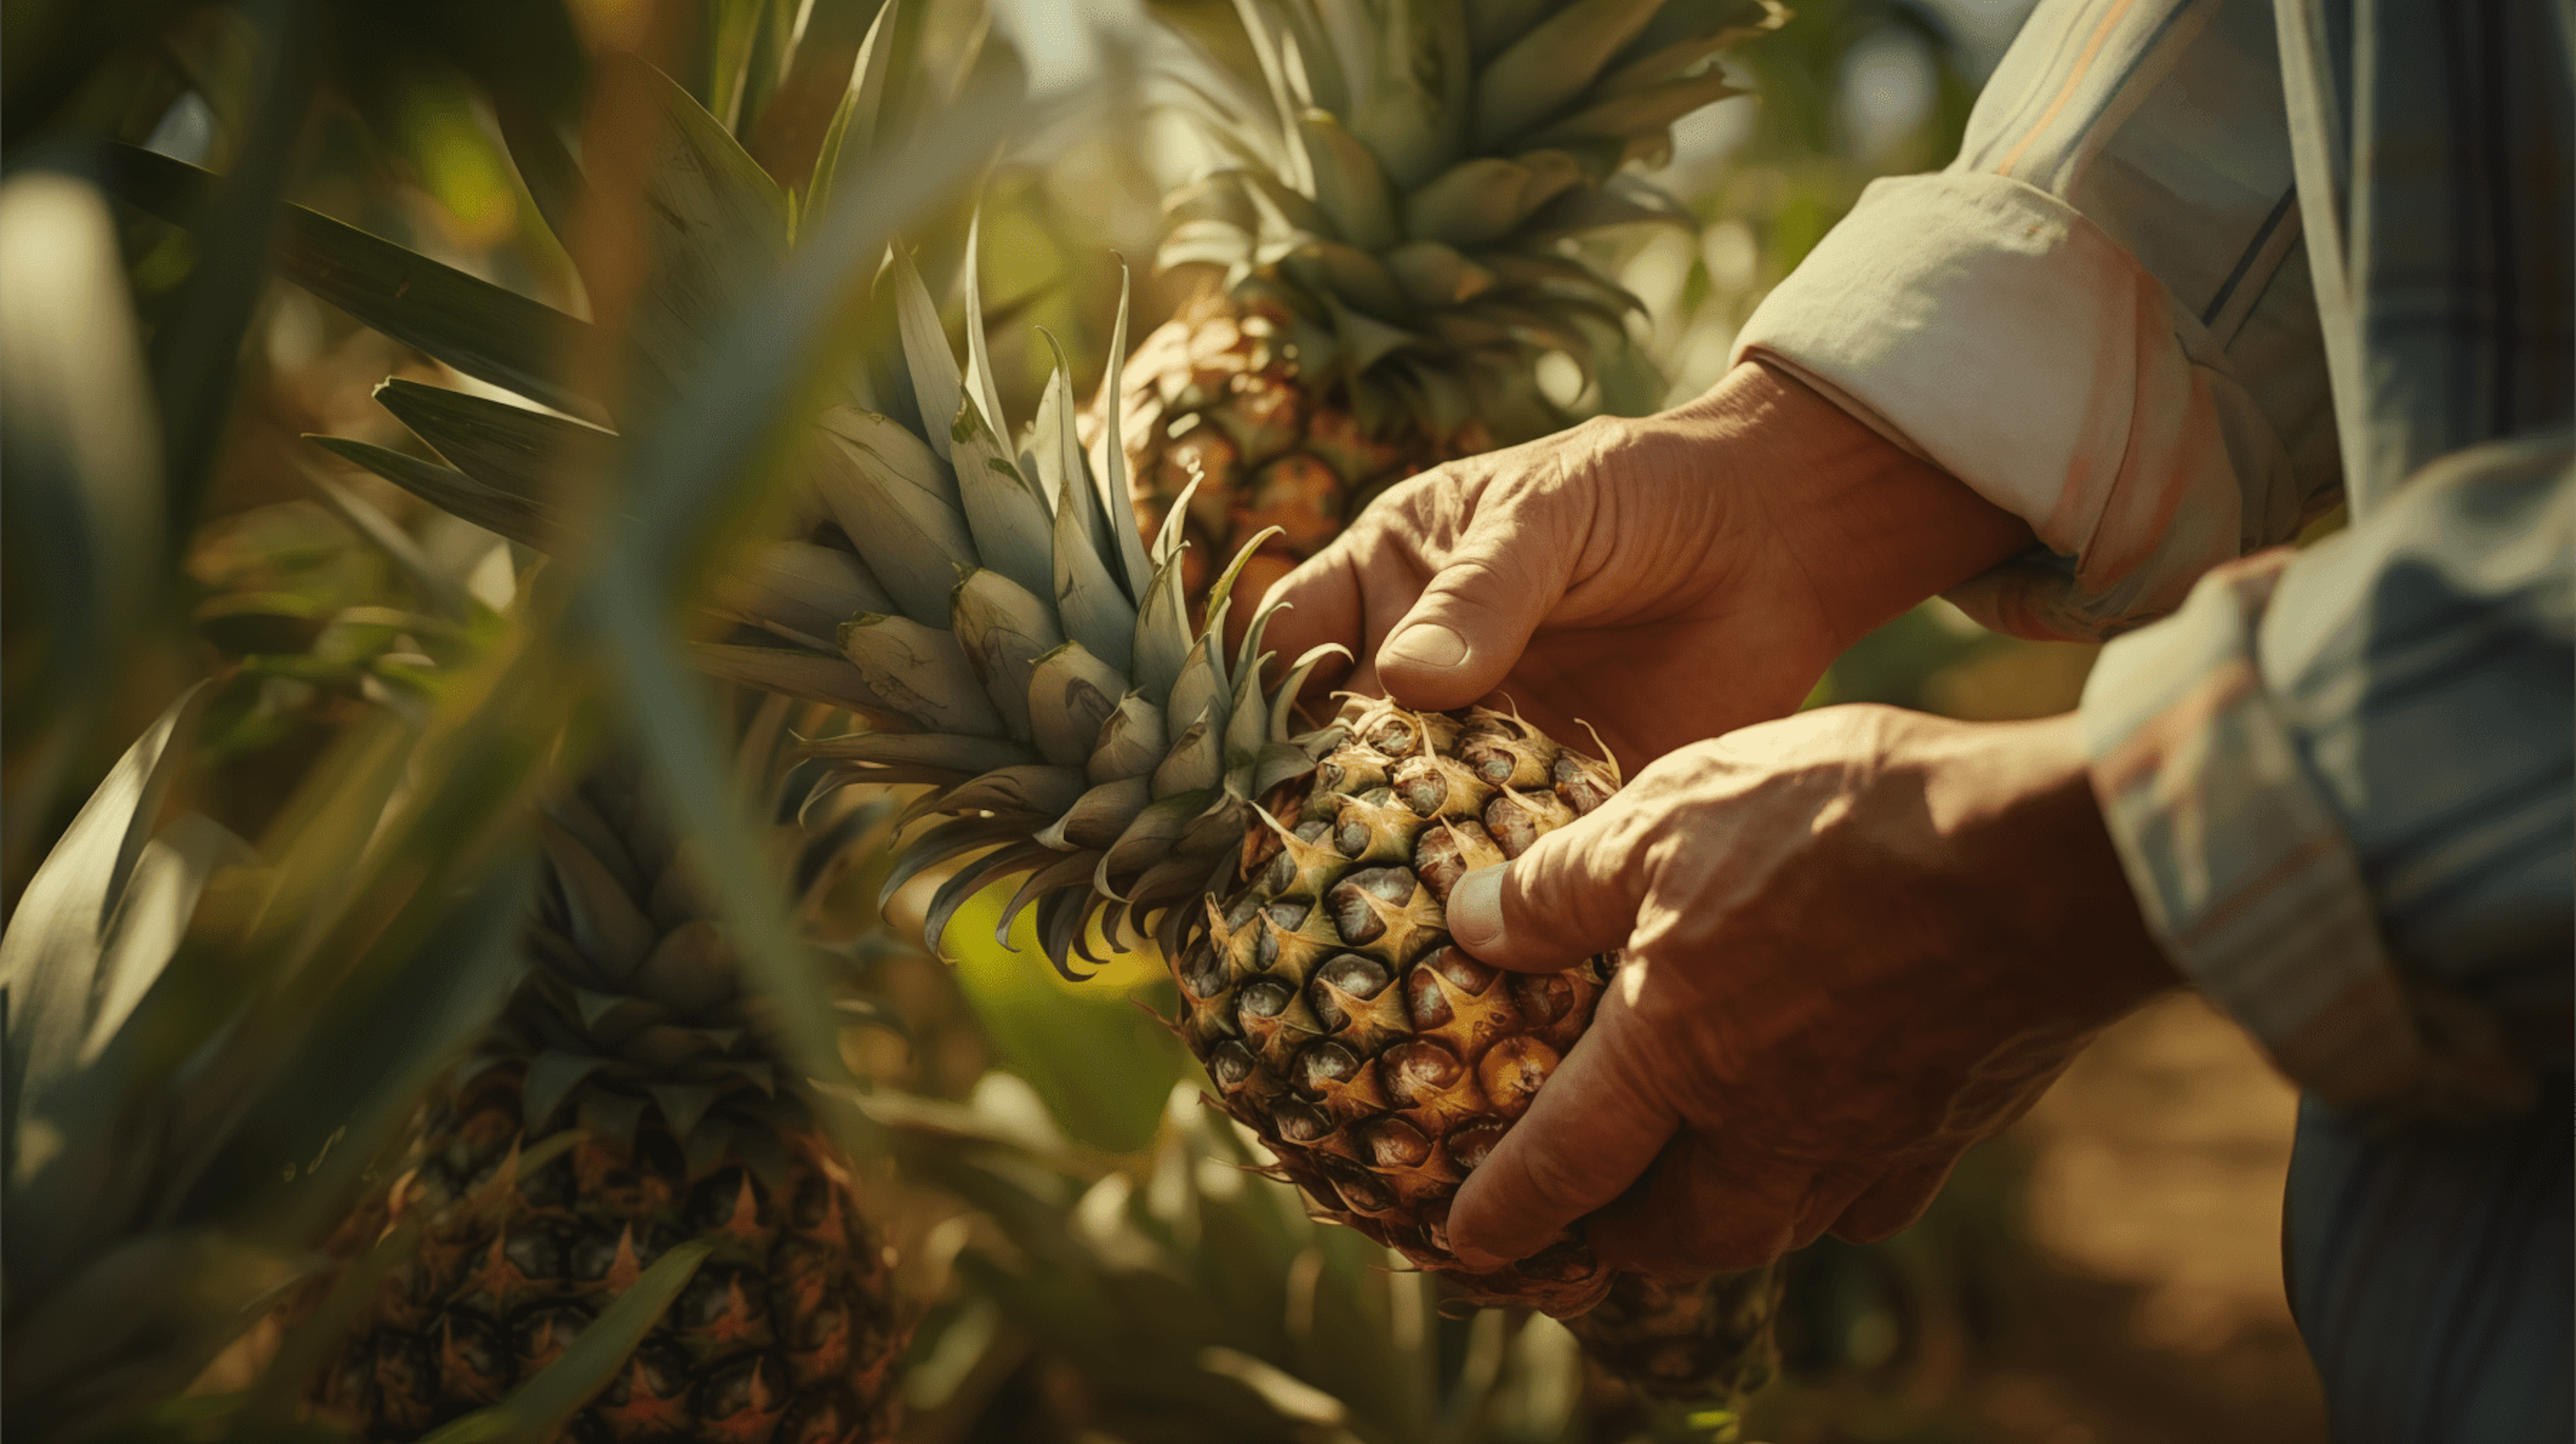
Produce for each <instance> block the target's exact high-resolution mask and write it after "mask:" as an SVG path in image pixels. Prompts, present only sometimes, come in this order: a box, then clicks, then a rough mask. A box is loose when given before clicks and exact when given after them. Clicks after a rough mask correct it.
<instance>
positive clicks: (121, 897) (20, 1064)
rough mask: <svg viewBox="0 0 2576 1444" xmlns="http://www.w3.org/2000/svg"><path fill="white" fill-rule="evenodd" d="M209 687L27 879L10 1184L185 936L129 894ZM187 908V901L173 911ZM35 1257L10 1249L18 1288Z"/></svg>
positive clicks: (10, 1113)
mask: <svg viewBox="0 0 2576 1444" xmlns="http://www.w3.org/2000/svg"><path fill="white" fill-rule="evenodd" d="M209 695H210V694H209V692H208V691H207V688H206V685H205V684H204V683H199V684H198V685H196V686H194V687H191V688H189V689H188V690H187V691H186V692H184V693H182V694H180V696H179V698H178V700H176V701H174V702H172V703H171V704H170V705H169V706H168V707H167V708H165V709H163V711H162V713H161V716H160V717H159V718H158V719H156V720H155V721H154V722H153V724H152V726H151V727H150V728H148V729H146V730H145V732H144V734H143V735H142V736H141V737H140V738H138V739H136V740H135V743H134V745H133V746H131V747H128V748H127V749H126V750H125V755H124V756H123V757H121V758H119V759H117V763H116V766H115V767H113V768H111V769H110V770H109V772H108V774H107V779H106V780H105V781H103V782H101V783H100V784H99V786H98V790H97V791H95V792H93V793H91V794H90V799H89V801H88V803H87V804H85V805H84V806H83V807H82V808H81V810H80V814H79V815H78V816H77V817H74V818H73V819H72V824H71V826H70V827H68V828H66V829H65V830H64V832H63V835H62V837H61V839H60V840H59V841H57V842H56V843H55V844H54V848H53V851H52V852H50V853H48V854H46V857H45V860H44V862H43V864H42V865H41V866H39V867H38V868H37V869H36V875H35V876H34V877H33V878H31V879H30V880H29V881H28V883H27V888H26V891H25V892H23V893H21V894H20V895H19V899H18V909H17V911H16V912H15V913H13V914H12V915H11V916H10V919H9V928H8V931H7V933H6V934H5V935H0V1016H5V1022H6V1028H7V1032H6V1034H5V1035H0V1045H5V1047H6V1050H7V1055H6V1063H5V1065H0V1066H5V1071H0V1079H5V1095H6V1097H7V1099H8V1103H7V1111H6V1113H5V1115H0V1129H5V1132H0V1137H4V1138H6V1140H7V1143H8V1148H7V1155H8V1159H9V1172H10V1181H11V1182H12V1183H13V1184H14V1183H16V1182H17V1181H18V1179H19V1174H20V1171H21V1170H22V1169H25V1168H28V1167H30V1166H31V1160H30V1159H29V1158H28V1157H27V1154H26V1149H25V1147H24V1145H23V1143H22V1142H21V1139H20V1133H21V1130H22V1128H23V1127H24V1126H25V1125H26V1124H28V1123H30V1122H32V1121H34V1120H36V1119H38V1118H40V1117H42V1116H43V1115H42V1112H41V1110H42V1108H43V1106H44V1105H45V1104H46V1102H47V1101H48V1100H49V1099H51V1097H52V1096H53V1094H54V1093H55V1092H56V1090H57V1089H58V1088H59V1087H60V1086H61V1085H62V1083H63V1082H64V1081H65V1080H66V1079H67V1078H69V1077H70V1076H71V1075H72V1073H73V1072H74V1071H75V1070H76V1069H78V1068H79V1067H80V1066H81V1065H82V1064H83V1063H84V1062H85V1061H87V1060H88V1059H89V1058H91V1057H94V1056H95V1054H96V1052H97V1049H98V1048H99V1047H100V1046H101V1039H102V1037H103V1033H102V1028H103V1029H104V1031H105V1032H110V1033H112V1032H113V1031H114V1029H115V1027H116V1025H118V1024H120V1023H122V1022H123V1021H124V1018H125V1015H126V1014H127V1013H129V1012H130V1011H131V1010H132V1007H133V1003H134V1000H138V999H140V998H141V996H142V994H143V993H144V992H145V991H146V990H148V989H149V988H150V987H151V985H152V983H153V981H154V980H155V979H157V978H158V977H159V976H160V972H161V969H162V968H163V967H164V966H166V965H167V964H168V963H169V961H170V954H171V951H172V950H173V949H175V948H176V946H177V944H178V937H177V935H176V934H175V933H174V932H172V931H171V930H170V928H169V922H170V919H169V918H167V917H165V916H160V915H158V911H159V910H157V909H155V910H153V911H154V914H155V915H153V916H144V915H142V910H140V909H138V910H137V911H136V912H135V913H131V914H129V913H128V912H127V910H126V907H125V904H126V902H127V900H128V898H129V895H130V894H131V893H132V891H133V889H134V887H135V885H136V884H137V882H138V880H139V874H140V873H141V872H142V870H143V864H144V854H145V851H146V849H147V847H148V846H149V844H150V842H151V839H152V835H153V832H154V831H155V824H156V823H157V822H158V821H159V815H160V810H161V799H162V797H163V796H164V794H166V793H167V792H168V790H169V787H170V784H171V781H172V780H173V779H174V778H175V777H176V776H177V774H178V770H179V768H180V766H181V765H182V759H183V758H184V756H185V748H184V747H182V746H181V745H179V744H180V742H181V741H182V739H184V738H185V737H186V735H187V729H188V728H189V726H190V725H191V724H192V723H193V722H194V721H195V720H196V717H197V716H198V714H199V713H201V712H202V711H204V709H205V703H206V701H207V699H208V697H209ZM204 862H205V863H206V864H211V862H212V858H211V857H208V858H206V859H204ZM191 873H193V877H192V876H191V875H190V874H191ZM172 881H173V882H175V883H177V884H178V885H179V887H178V892H179V895H180V896H181V897H183V898H184V899H185V900H187V901H188V902H190V903H193V900H194V898H195V894H196V891H197V889H198V888H200V887H202V886H203V885H204V881H205V879H204V873H203V871H202V870H199V869H187V870H183V871H182V873H181V874H180V875H178V876H177V877H175V878H173V879H172ZM186 918H187V909H186V908H184V907H183V908H181V909H180V910H179V912H178V913H177V915H176V920H177V921H178V922H180V923H184V922H185V921H186ZM136 928H143V929H148V930H147V931H141V932H136V931H132V929H136ZM66 1121H69V1120H66ZM11 1233H12V1234H13V1235H15V1234H16V1233H17V1230H16V1229H12V1230H11ZM29 1241H30V1242H34V1241H35V1240H32V1239H31V1240H29ZM10 1242H11V1243H12V1244H13V1245H14V1244H15V1243H16V1242H17V1239H16V1238H15V1237H12V1239H11V1240H10ZM14 1252H15V1250H14V1248H13V1249H12V1253H13V1254H14ZM32 1262H33V1261H32V1260H28V1261H21V1260H19V1259H17V1258H15V1257H12V1258H11V1260H10V1263H11V1267H10V1274H11V1277H12V1279H13V1281H15V1283H16V1284H17V1286H18V1287H20V1288H24V1287H26V1286H27V1276H26V1273H25V1272H24V1269H25V1268H26V1267H27V1265H28V1264H31V1263H32Z"/></svg>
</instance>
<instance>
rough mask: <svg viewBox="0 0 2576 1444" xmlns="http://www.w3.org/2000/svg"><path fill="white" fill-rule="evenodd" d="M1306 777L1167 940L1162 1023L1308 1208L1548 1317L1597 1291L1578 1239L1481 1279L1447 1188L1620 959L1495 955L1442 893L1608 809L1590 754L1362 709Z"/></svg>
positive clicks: (1519, 733) (1602, 772)
mask: <svg viewBox="0 0 2576 1444" xmlns="http://www.w3.org/2000/svg"><path fill="white" fill-rule="evenodd" d="M1309 746H1310V750H1314V751H1317V752H1319V753H1320V754H1321V755H1320V759H1319V761H1318V762H1317V765H1316V768H1315V771H1314V772H1313V773H1312V774H1311V776H1310V777H1308V778H1307V779H1304V780H1302V781H1301V782H1299V783H1293V784H1290V785H1289V786H1288V787H1287V788H1286V789H1284V790H1283V793H1282V794H1280V795H1274V796H1273V797H1272V798H1270V799H1268V800H1267V801H1268V804H1269V805H1266V806H1265V813H1266V817H1265V819H1264V822H1263V831H1262V832H1261V833H1258V834H1256V835H1255V836H1254V837H1253V838H1252V839H1251V840H1250V841H1249V843H1248V844H1247V846H1246V848H1245V851H1244V857H1243V863H1242V867H1241V871H1240V878H1241V881H1240V883H1239V885H1238V886H1237V887H1236V888H1235V889H1234V890H1233V891H1232V892H1231V893H1229V894H1228V895H1227V896H1226V897H1224V898H1223V899H1222V900H1221V901H1220V900H1217V899H1213V898H1212V899H1210V900H1209V901H1208V902H1207V904H1206V907H1205V916H1204V917H1203V918H1201V919H1198V920H1196V921H1194V922H1193V924H1192V925H1191V926H1190V927H1189V928H1188V929H1187V930H1186V932H1185V934H1184V936H1183V939H1182V945H1181V947H1180V948H1179V949H1178V950H1177V951H1175V952H1173V953H1171V954H1170V956H1171V958H1172V959H1173V961H1172V974H1173V979H1174V981H1175V982H1176V983H1177V984H1178V985H1179V987H1180V991H1181V996H1182V1009H1181V1016H1180V1018H1179V1019H1178V1020H1177V1027H1178V1028H1179V1030H1180V1033H1181V1036H1182V1038H1183V1039H1184V1041H1186V1042H1187V1043H1188V1044H1189V1046H1190V1049H1191V1051H1192V1052H1193V1053H1194V1054H1196V1055H1197V1057H1198V1059H1199V1061H1200V1062H1201V1063H1203V1064H1204V1065H1206V1067H1207V1070H1208V1074H1209V1077H1210V1078H1211V1079H1212V1080H1213V1081H1214V1082H1215V1084H1216V1087H1217V1090H1218V1094H1219V1096H1220V1098H1221V1099H1222V1100H1223V1103H1224V1107H1225V1109H1226V1111H1227V1112H1228V1113H1230V1114H1232V1115H1233V1116H1234V1117H1235V1118H1236V1119H1237V1120H1238V1121H1240V1122H1241V1123H1243V1124H1244V1126H1246V1127H1248V1128H1250V1129H1252V1130H1253V1131H1254V1132H1255V1133H1257V1134H1259V1135H1260V1136H1261V1139H1262V1141H1263V1142H1264V1143H1265V1144H1266V1145H1268V1147H1269V1148H1270V1149H1271V1151H1272V1152H1273V1153H1275V1154H1276V1155H1277V1156H1278V1158H1279V1166H1280V1168H1281V1170H1282V1171H1283V1172H1285V1173H1286V1174H1287V1175H1288V1176H1289V1177H1290V1178H1292V1179H1294V1180H1295V1181H1296V1182H1297V1183H1298V1184H1299V1185H1300V1186H1301V1187H1303V1188H1304V1189H1305V1190H1306V1193H1307V1195H1308V1197H1309V1198H1310V1199H1311V1200H1312V1201H1313V1202H1314V1203H1315V1204H1316V1205H1317V1207H1318V1209H1319V1211H1320V1212H1321V1214H1322V1215H1323V1216H1325V1217H1329V1218H1332V1219H1334V1220H1335V1221H1337V1222H1340V1223H1344V1224H1348V1225H1349V1226H1351V1227H1353V1228H1356V1229H1358V1230H1359V1231H1360V1232H1361V1233H1363V1234H1366V1235H1367V1236H1368V1237H1370V1238H1372V1239H1374V1240H1376V1241H1377V1242H1379V1243H1381V1244H1383V1245H1385V1246H1387V1247H1389V1248H1393V1249H1395V1250H1397V1251H1398V1252H1400V1253H1402V1254H1403V1255H1404V1256H1405V1257H1406V1258H1408V1259H1409V1260H1411V1261H1412V1262H1414V1263H1416V1264H1418V1265H1420V1266H1422V1267H1424V1268H1429V1269H1436V1270H1438V1271H1440V1272H1441V1274H1442V1275H1443V1277H1444V1279H1446V1280H1447V1281H1448V1282H1450V1283H1451V1284H1452V1285H1453V1287H1454V1289H1455V1291H1456V1292H1457V1293H1459V1294H1460V1295H1461V1296H1463V1297H1465V1298H1467V1299H1470V1300H1472V1301H1474V1302H1476V1303H1481V1304H1492V1305H1507V1306H1520V1307H1535V1308H1539V1309H1542V1310H1544V1311H1546V1312H1548V1313H1550V1314H1554V1315H1557V1316H1559V1317H1568V1316H1571V1315H1575V1314H1579V1313H1582V1312H1583V1311H1585V1310H1587V1309H1590V1308H1591V1307H1593V1306H1594V1305H1595V1304H1597V1303H1599V1302H1600V1301H1601V1299H1602V1298H1603V1297H1604V1296H1605V1294H1606V1293H1607V1292H1608V1290H1609V1288H1610V1286H1611V1273H1610V1271H1609V1270H1607V1269H1605V1268H1603V1267H1602V1266H1601V1264H1600V1262H1599V1260H1598V1259H1596V1258H1595V1257H1594V1255H1593V1253H1592V1251H1591V1249H1590V1248H1589V1247H1587V1246H1586V1245H1585V1243H1584V1242H1583V1239H1582V1237H1581V1236H1580V1233H1579V1232H1569V1233H1568V1234H1567V1235H1565V1236H1564V1237H1562V1238H1559V1239H1558V1240H1556V1241H1555V1242H1553V1243H1551V1244H1550V1245H1549V1246H1548V1247H1546V1248H1544V1249H1541V1250H1540V1251H1539V1252H1538V1253H1537V1254H1536V1255H1534V1256H1532V1257H1530V1258H1528V1259H1524V1260H1522V1261H1521V1262H1520V1263H1518V1264H1515V1265H1512V1266H1510V1267H1507V1268H1505V1269H1502V1270H1499V1271H1496V1272H1493V1273H1485V1274H1478V1273H1472V1272H1469V1271H1467V1270H1466V1269H1465V1266H1464V1265H1462V1264H1461V1263H1460V1262H1459V1261H1458V1258H1457V1256H1456V1255H1455V1254H1454V1253H1452V1252H1451V1251H1450V1248H1449V1241H1448V1229H1447V1223H1448V1214H1449V1203H1450V1200H1451V1198H1452V1197H1453V1196H1454V1195H1455V1194H1456V1192H1457V1189H1458V1185H1459V1184H1460V1183H1461V1182H1462V1181H1464V1180H1465V1178H1466V1176H1467V1173H1468V1171H1469V1170H1471V1169H1473V1168H1474V1167H1475V1166H1476V1165H1477V1164H1479V1163H1481V1162H1482V1161H1483V1160H1484V1158H1485V1156H1486V1154H1487V1153H1488V1152H1490V1151H1491V1149H1492V1148H1493V1145H1494V1144H1495V1143H1496V1142H1497V1141H1499V1140H1500V1138H1501V1137H1502V1135H1503V1133H1504V1131H1505V1130H1506V1129H1508V1128H1509V1127H1510V1125H1511V1123H1512V1121H1513V1120H1515V1119H1517V1118H1519V1117H1520V1116H1521V1114H1522V1113H1524V1112H1526V1111H1527V1110H1528V1108H1529V1104H1530V1100H1531V1099H1532V1098H1533V1097H1534V1096H1535V1095H1536V1093H1537V1091H1538V1088H1539V1085H1540V1084H1542V1083H1544V1082H1545V1081H1546V1080H1547V1078H1548V1076H1549V1075H1550V1074H1552V1073H1553V1072H1554V1071H1555V1069H1556V1067H1557V1066H1558V1064H1559V1063H1560V1062H1561V1061H1562V1059H1563V1058H1564V1056H1565V1053H1566V1051H1567V1050H1568V1049H1570V1048H1572V1047H1573V1046H1574V1043H1575V1040H1576V1039H1578V1038H1580V1037H1581V1036H1582V1035H1583V1031H1584V1029H1586V1028H1587V1027H1589V1026H1590V1025H1591V1022H1592V1013H1593V1009H1594V1008H1595V1006H1596V1005H1597V1004H1598V1003H1599V1001H1600V997H1601V990H1602V988H1603V987H1604V985H1606V984H1607V982H1608V981H1609V978H1610V975H1611V972H1612V970H1613V969H1614V968H1615V967H1616V959H1615V957H1613V956H1607V955H1605V956H1600V957H1595V958H1592V959H1589V960H1587V961H1586V962H1585V963H1584V964H1583V965H1581V966H1579V967H1575V968H1571V969H1568V970H1567V971H1565V972H1562V973H1555V974H1536V975H1533V974H1519V973H1506V972H1502V971H1500V970H1497V969H1494V968H1489V967H1487V966H1485V965H1484V964H1482V963H1479V962H1477V961H1476V960H1475V959H1474V958H1471V957H1469V956H1468V955H1467V954H1466V953H1465V952H1464V951H1463V950H1461V949H1459V948H1458V947H1457V946H1456V945H1455V944H1453V943H1452V942H1451V941H1450V939H1449V935H1448V933H1447V931H1446V914H1445V911H1444V909H1445V907H1446V904H1447V901H1448V897H1449V893H1450V889H1451V888H1452V887H1454V886H1455V885H1456V883H1457V881H1458V879H1459V878H1461V877H1463V876H1465V875H1466V873H1467V872H1468V871H1469V870H1471V869H1473V868H1477V867H1486V866H1492V865H1494V864H1498V863H1501V862H1503V861H1506V860H1507V859H1510V858H1513V857H1517V856H1519V855H1520V854H1521V852H1523V851H1524V850H1526V849H1527V848H1528V847H1529V845H1530V844H1531V843H1533V842H1535V841H1536V840H1537V839H1538V838H1539V837H1540V836H1542V835H1544V834H1545V833H1547V832H1550V831H1553V830H1554V829H1555V828H1557V827H1561V826H1563V825H1564V824H1566V823H1568V822H1571V821H1573V820H1574V819H1575V818H1576V817H1579V816H1581V815H1583V814H1584V813H1586V812H1589V811H1591V810H1592V809H1593V808H1595V807H1598V806H1600V805H1601V803H1602V802H1603V801H1604V800H1606V799H1607V798H1608V797H1609V795H1610V793H1611V791H1612V790H1613V789H1615V788H1616V786H1617V785H1618V782H1617V778H1616V776H1615V775H1614V774H1612V772H1611V771H1610V769H1609V768H1608V767H1607V766H1606V765H1605V764H1603V763H1600V762H1597V761H1595V760H1593V759H1591V758H1588V757H1585V756H1582V755H1581V754H1579V753H1576V752H1573V751H1571V750H1569V749H1565V748H1561V747H1559V746H1558V745H1557V744H1556V743H1554V742H1552V741H1550V740H1548V739H1547V738H1546V737H1545V736H1543V735H1541V734H1540V733H1539V732H1538V731H1537V729H1535V728H1532V727H1530V726H1528V725H1527V724H1525V723H1522V722H1521V721H1520V720H1519V719H1517V718H1515V717H1511V716H1508V715H1505V714H1502V713H1498V712H1493V711H1489V710H1486V709H1484V708H1471V709H1466V710H1463V711H1459V712H1451V713H1421V712H1411V711H1407V710H1405V709H1403V708H1400V707H1397V706H1395V705H1393V704H1392V703H1387V702H1374V703H1363V704H1354V706H1353V707H1351V708H1350V709H1347V710H1346V712H1345V715H1344V717H1343V718H1342V720H1340V721H1339V722H1337V723H1336V724H1335V726H1334V727H1333V728H1330V729H1327V731H1326V732H1325V733H1324V734H1322V735H1320V736H1319V737H1316V738H1314V739H1311V740H1310V742H1309Z"/></svg>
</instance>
